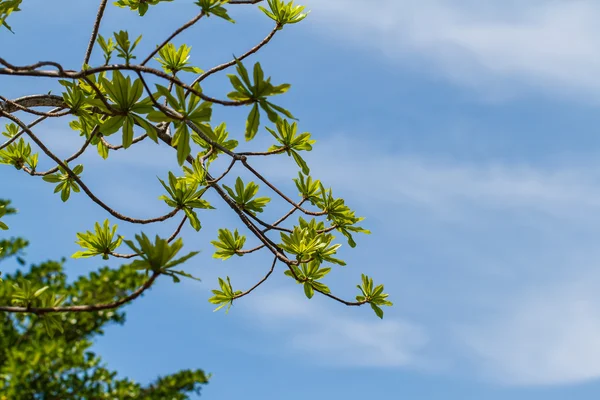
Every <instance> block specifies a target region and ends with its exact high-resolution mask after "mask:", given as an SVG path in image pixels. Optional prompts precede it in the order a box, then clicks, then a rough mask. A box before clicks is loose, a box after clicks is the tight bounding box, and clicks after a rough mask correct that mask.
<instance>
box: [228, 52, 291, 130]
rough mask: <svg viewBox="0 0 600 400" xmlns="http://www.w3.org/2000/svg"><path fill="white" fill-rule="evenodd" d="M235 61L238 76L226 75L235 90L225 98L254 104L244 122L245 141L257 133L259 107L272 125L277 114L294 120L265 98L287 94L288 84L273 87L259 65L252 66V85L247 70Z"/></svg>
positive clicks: (286, 111)
mask: <svg viewBox="0 0 600 400" xmlns="http://www.w3.org/2000/svg"><path fill="white" fill-rule="evenodd" d="M236 61H237V66H236V70H237V73H238V75H233V74H229V75H227V76H228V77H229V81H230V82H231V85H232V86H233V88H234V89H235V90H234V91H233V92H230V93H229V94H228V95H227V97H229V98H230V99H232V100H238V101H252V102H254V105H253V106H252V109H251V110H250V114H249V115H248V119H247V120H246V133H245V137H246V140H247V141H249V140H252V139H253V138H254V136H256V133H257V132H258V127H259V125H260V113H259V106H260V108H262V109H263V111H265V112H266V113H267V116H268V117H269V119H270V120H271V122H273V123H275V122H277V121H278V119H279V116H278V113H279V114H283V115H285V116H286V117H288V118H291V119H295V118H294V116H293V115H292V114H291V113H290V112H289V111H288V110H286V109H284V108H282V107H279V106H277V105H275V104H273V103H271V102H269V101H267V97H270V96H276V95H278V94H283V93H285V92H287V91H288V90H289V88H290V85H289V84H287V83H284V84H282V85H278V86H274V85H273V84H272V83H271V78H270V77H269V78H267V79H265V74H264V72H263V70H262V68H261V66H260V63H256V64H254V71H253V81H254V84H253V83H252V82H251V81H250V76H249V75H248V70H247V69H246V67H245V66H244V64H242V62H241V61H239V60H236Z"/></svg>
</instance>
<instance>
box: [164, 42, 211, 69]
mask: <svg viewBox="0 0 600 400" xmlns="http://www.w3.org/2000/svg"><path fill="white" fill-rule="evenodd" d="M191 50H192V48H191V47H189V46H187V45H185V44H182V45H181V46H179V48H178V49H176V48H175V45H174V44H173V43H168V44H167V45H166V46H163V47H162V48H161V49H160V50H159V51H158V58H155V60H156V61H158V62H159V63H161V65H162V68H163V69H164V70H165V72H167V73H171V74H173V75H175V74H176V73H177V72H179V71H184V72H193V73H196V74H201V73H202V70H201V69H200V68H198V67H193V66H191V65H189V62H188V60H189V59H190V51H191Z"/></svg>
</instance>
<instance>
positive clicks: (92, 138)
mask: <svg viewBox="0 0 600 400" xmlns="http://www.w3.org/2000/svg"><path fill="white" fill-rule="evenodd" d="M98 130H99V127H96V128H94V130H93V131H92V133H91V134H90V137H89V138H88V139H87V140H86V141H85V143H84V144H83V146H82V147H81V148H80V149H79V150H78V151H77V152H75V153H74V154H73V155H72V156H71V157H69V158H67V159H66V160H65V163H67V164H68V163H70V162H71V161H73V160H76V159H77V158H78V157H79V156H81V155H82V154H83V153H84V152H85V150H86V149H87V147H88V146H89V145H90V143H91V142H92V140H94V136H96V135H97V134H98ZM23 170H25V171H26V172H27V173H29V175H31V176H46V175H50V174H54V173H55V172H58V167H54V168H51V169H49V170H48V171H44V172H35V171H31V170H29V168H27V167H23Z"/></svg>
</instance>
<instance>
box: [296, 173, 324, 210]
mask: <svg viewBox="0 0 600 400" xmlns="http://www.w3.org/2000/svg"><path fill="white" fill-rule="evenodd" d="M294 182H295V183H296V187H297V188H298V191H299V192H300V196H302V198H303V199H305V200H308V201H310V203H311V204H312V205H317V204H318V201H319V198H320V197H321V188H322V187H323V185H321V181H319V180H313V178H312V177H310V176H307V177H306V178H305V177H304V175H302V174H301V173H298V178H297V179H294Z"/></svg>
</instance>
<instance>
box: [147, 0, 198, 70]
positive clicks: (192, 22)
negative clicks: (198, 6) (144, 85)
mask: <svg viewBox="0 0 600 400" xmlns="http://www.w3.org/2000/svg"><path fill="white" fill-rule="evenodd" d="M203 16H204V11H201V12H200V14H198V15H196V16H195V17H194V18H192V19H191V20H189V21H188V22H186V23H185V24H183V25H182V26H181V27H180V28H179V29H177V30H176V31H175V32H173V33H172V34H171V35H170V36H169V37H168V38H167V39H165V41H164V42H162V43H161V44H160V45H159V46H157V47H156V49H154V51H152V53H150V55H148V57H146V59H145V60H144V61H142V63H141V64H140V65H146V64H147V63H148V61H150V60H151V59H152V57H154V55H156V53H158V52H159V51H160V49H162V48H163V47H164V46H166V45H167V44H168V43H169V42H170V41H171V40H173V38H174V37H175V36H177V35H179V34H180V33H181V32H183V31H185V30H186V29H187V28H189V27H190V26H192V25H194V24H195V23H196V22H198V21H200V19H201V18H202V17H203Z"/></svg>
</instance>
